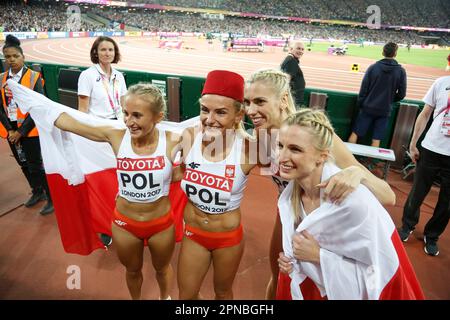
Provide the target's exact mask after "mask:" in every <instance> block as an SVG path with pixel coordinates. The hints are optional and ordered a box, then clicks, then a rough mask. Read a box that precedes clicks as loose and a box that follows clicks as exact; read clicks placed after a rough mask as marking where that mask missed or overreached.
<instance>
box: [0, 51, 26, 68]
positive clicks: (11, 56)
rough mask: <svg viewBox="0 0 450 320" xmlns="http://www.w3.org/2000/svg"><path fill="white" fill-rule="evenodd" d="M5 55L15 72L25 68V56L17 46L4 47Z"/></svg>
mask: <svg viewBox="0 0 450 320" xmlns="http://www.w3.org/2000/svg"><path fill="white" fill-rule="evenodd" d="M3 56H4V57H5V61H6V63H7V64H8V65H9V66H10V68H11V69H12V71H13V73H17V72H19V71H20V69H22V68H23V65H24V63H25V57H24V56H23V54H22V53H21V52H20V51H19V50H17V48H14V47H9V48H6V49H3Z"/></svg>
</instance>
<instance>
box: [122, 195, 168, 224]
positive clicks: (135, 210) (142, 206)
mask: <svg viewBox="0 0 450 320" xmlns="http://www.w3.org/2000/svg"><path fill="white" fill-rule="evenodd" d="M116 208H117V211H119V212H120V213H121V214H123V215H124V216H127V217H129V218H130V219H133V220H136V221H150V220H153V219H156V218H159V217H162V216H164V215H165V214H166V213H167V212H169V210H170V201H169V197H167V196H166V197H161V198H159V199H158V200H156V201H155V202H150V203H138V202H130V201H128V200H126V199H124V198H122V197H117V200H116Z"/></svg>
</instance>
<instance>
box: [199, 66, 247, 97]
mask: <svg viewBox="0 0 450 320" xmlns="http://www.w3.org/2000/svg"><path fill="white" fill-rule="evenodd" d="M205 94H217V95H219V96H225V97H228V98H232V99H234V100H237V101H239V102H241V103H243V102H244V78H243V77H242V76H241V75H239V74H237V73H234V72H231V71H225V70H214V71H211V72H210V73H208V75H207V76H206V82H205V86H204V87H203V91H202V96H203V95H205Z"/></svg>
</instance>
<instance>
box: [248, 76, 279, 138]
mask: <svg viewBox="0 0 450 320" xmlns="http://www.w3.org/2000/svg"><path fill="white" fill-rule="evenodd" d="M244 105H245V112H246V113H247V115H248V117H249V118H250V119H251V120H252V122H253V125H254V126H255V129H256V130H260V129H271V128H278V127H279V126H280V124H281V121H282V120H283V119H282V110H283V108H284V107H283V102H282V99H280V97H279V95H278V94H277V93H276V92H275V90H274V89H273V88H271V87H270V86H268V85H267V84H266V83H265V82H263V81H257V82H253V83H251V84H248V85H247V86H246V88H245V98H244Z"/></svg>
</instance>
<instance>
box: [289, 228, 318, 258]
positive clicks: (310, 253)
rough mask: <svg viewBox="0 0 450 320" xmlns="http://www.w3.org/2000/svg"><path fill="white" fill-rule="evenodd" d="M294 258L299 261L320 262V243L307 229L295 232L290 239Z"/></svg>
mask: <svg viewBox="0 0 450 320" xmlns="http://www.w3.org/2000/svg"><path fill="white" fill-rule="evenodd" d="M292 249H293V253H294V258H295V259H297V260H300V261H306V262H313V263H320V245H319V242H317V240H316V239H314V237H313V236H312V235H311V234H309V232H308V231H306V230H303V231H302V232H301V233H296V234H295V235H294V237H293V239H292Z"/></svg>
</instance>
